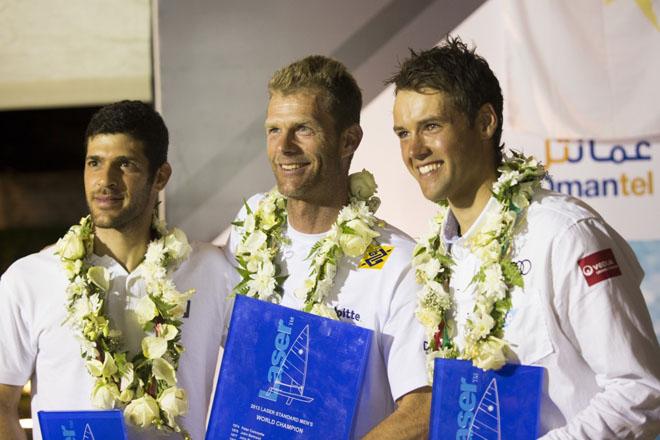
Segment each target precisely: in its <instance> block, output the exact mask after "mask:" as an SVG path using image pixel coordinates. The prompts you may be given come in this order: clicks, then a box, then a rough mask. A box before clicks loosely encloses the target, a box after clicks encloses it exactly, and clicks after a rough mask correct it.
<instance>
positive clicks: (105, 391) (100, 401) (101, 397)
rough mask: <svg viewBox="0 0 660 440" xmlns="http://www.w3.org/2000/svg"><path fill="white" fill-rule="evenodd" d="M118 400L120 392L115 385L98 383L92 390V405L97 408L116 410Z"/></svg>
mask: <svg viewBox="0 0 660 440" xmlns="http://www.w3.org/2000/svg"><path fill="white" fill-rule="evenodd" d="M118 399H119V390H118V389H117V385H115V384H110V383H108V384H103V383H97V384H96V386H95V387H94V389H93V390H92V405H94V407H96V408H102V409H109V408H114V407H115V402H116V401H117V400H118Z"/></svg>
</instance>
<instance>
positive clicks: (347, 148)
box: [340, 124, 362, 159]
mask: <svg viewBox="0 0 660 440" xmlns="http://www.w3.org/2000/svg"><path fill="white" fill-rule="evenodd" d="M341 140H342V143H341V152H340V153H341V157H342V159H344V158H347V157H350V156H352V155H353V153H355V150H357V147H358V146H359V145H360V142H362V127H360V124H353V125H351V126H350V127H348V128H347V129H346V130H344V133H342V138H341Z"/></svg>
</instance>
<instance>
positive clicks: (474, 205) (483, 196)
mask: <svg viewBox="0 0 660 440" xmlns="http://www.w3.org/2000/svg"><path fill="white" fill-rule="evenodd" d="M494 181H495V180H494V179H487V180H485V181H484V182H483V183H482V184H481V185H480V186H479V187H478V188H477V190H476V191H474V192H473V193H472V194H470V195H469V196H468V197H465V198H464V199H463V200H460V201H458V202H456V201H452V200H449V208H450V209H451V212H452V213H453V214H454V217H456V221H457V222H458V225H459V227H460V235H465V233H466V232H467V231H468V230H469V229H470V228H471V227H472V225H473V224H474V222H475V221H476V220H477V218H479V215H480V214H481V212H482V211H483V210H484V208H485V207H486V204H488V200H490V198H491V196H492V194H491V188H492V186H493V182H494Z"/></svg>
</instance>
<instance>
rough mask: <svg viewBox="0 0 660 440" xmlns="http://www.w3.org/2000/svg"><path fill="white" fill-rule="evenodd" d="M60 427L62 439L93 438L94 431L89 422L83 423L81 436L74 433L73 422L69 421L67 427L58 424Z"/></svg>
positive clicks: (80, 439) (89, 439) (91, 439)
mask: <svg viewBox="0 0 660 440" xmlns="http://www.w3.org/2000/svg"><path fill="white" fill-rule="evenodd" d="M60 428H61V429H62V440H95V439H94V432H93V431H92V428H91V427H90V426H89V423H86V424H85V431H84V432H83V436H82V437H80V436H78V434H77V433H76V430H75V429H74V428H73V422H69V427H68V428H67V427H66V426H64V425H60Z"/></svg>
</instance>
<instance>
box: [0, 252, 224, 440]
mask: <svg viewBox="0 0 660 440" xmlns="http://www.w3.org/2000/svg"><path fill="white" fill-rule="evenodd" d="M53 251H54V250H53V248H50V249H46V250H44V251H41V252H39V253H37V254H32V255H29V256H27V257H25V258H22V259H20V260H18V261H17V262H15V263H14V264H13V265H12V266H11V267H10V268H9V269H7V271H6V272H5V273H4V274H3V275H2V279H1V280H0V383H3V384H9V385H19V386H21V385H23V384H25V383H26V382H27V381H28V380H29V379H32V392H33V396H32V417H33V420H34V421H35V423H34V430H33V435H34V438H35V439H40V438H41V434H40V431H39V426H38V423H37V411H40V410H51V411H56V410H57V411H70V410H87V409H95V408H93V407H92V405H91V402H90V395H91V391H92V387H93V380H92V378H91V376H90V374H89V373H88V372H87V370H86V368H85V364H84V361H83V359H82V357H81V355H80V345H79V343H78V341H77V340H76V338H75V337H74V335H73V333H72V330H71V329H70V328H69V327H67V326H66V325H62V322H63V321H64V319H65V318H66V310H65V305H66V299H67V294H66V286H67V284H68V282H67V280H66V278H65V275H64V272H63V270H62V269H61V267H60V262H59V259H58V257H57V256H56V255H54V254H53ZM90 261H91V262H92V264H94V265H100V266H103V267H105V268H106V269H108V271H109V273H110V280H111V284H110V289H109V292H108V297H107V298H108V303H107V305H108V311H109V315H110V317H111V318H112V322H113V326H114V327H116V328H118V329H120V330H122V332H123V335H124V336H123V337H124V341H125V343H126V348H127V349H128V350H129V352H131V353H135V352H136V351H137V350H139V349H140V348H139V347H140V341H141V338H142V337H143V332H142V329H141V328H140V326H139V324H138V323H137V320H136V318H135V312H134V310H135V308H136V302H137V300H138V299H139V298H141V297H142V296H144V295H145V294H146V291H145V287H144V282H143V280H142V278H141V276H140V275H141V266H138V268H136V269H135V270H134V271H133V272H132V273H127V272H126V270H125V269H124V268H123V267H122V266H121V265H120V264H119V263H117V262H116V261H115V260H114V259H112V258H110V257H108V256H104V257H98V256H95V255H93V256H91V257H90ZM232 273H233V268H231V266H230V265H229V264H228V262H227V261H226V259H225V258H224V255H223V254H222V252H220V251H219V250H218V249H217V248H215V247H213V246H211V245H207V244H202V243H193V252H192V253H191V255H190V258H189V259H188V260H187V261H186V262H184V263H183V264H182V265H181V267H180V268H179V269H178V270H177V271H176V272H175V273H174V275H173V281H174V283H175V285H176V286H177V289H178V290H180V291H185V290H187V289H190V288H195V289H196V293H195V295H193V297H192V299H191V300H190V304H189V309H188V316H187V317H185V318H184V319H183V325H182V327H181V332H182V343H183V345H184V346H185V348H186V351H185V352H184V353H183V355H182V357H181V360H180V364H179V369H178V372H177V379H178V381H179V386H182V387H183V388H184V389H185V390H186V392H187V394H188V401H189V404H190V408H189V411H188V415H187V416H184V417H183V418H182V419H181V424H182V425H183V426H184V427H185V428H186V429H188V430H189V431H190V433H191V434H192V436H193V438H194V439H202V438H204V433H205V428H206V424H205V423H206V413H207V408H208V405H209V400H210V397H211V390H212V388H213V379H214V371H215V365H216V359H217V355H218V348H219V346H220V344H221V342H222V340H223V337H224V336H225V335H226V326H227V325H228V315H229V313H230V312H231V305H232V304H231V302H230V301H227V300H226V297H227V293H228V285H230V284H231V282H229V281H228V279H227V276H229V275H230V274H232ZM232 276H233V275H232ZM128 429H129V438H130V439H131V440H133V439H145V440H147V439H153V438H172V439H175V438H176V439H179V438H180V435H178V434H176V435H174V434H170V435H167V434H163V433H161V432H156V431H155V430H147V431H144V430H140V431H138V430H135V429H132V428H131V427H128Z"/></svg>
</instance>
